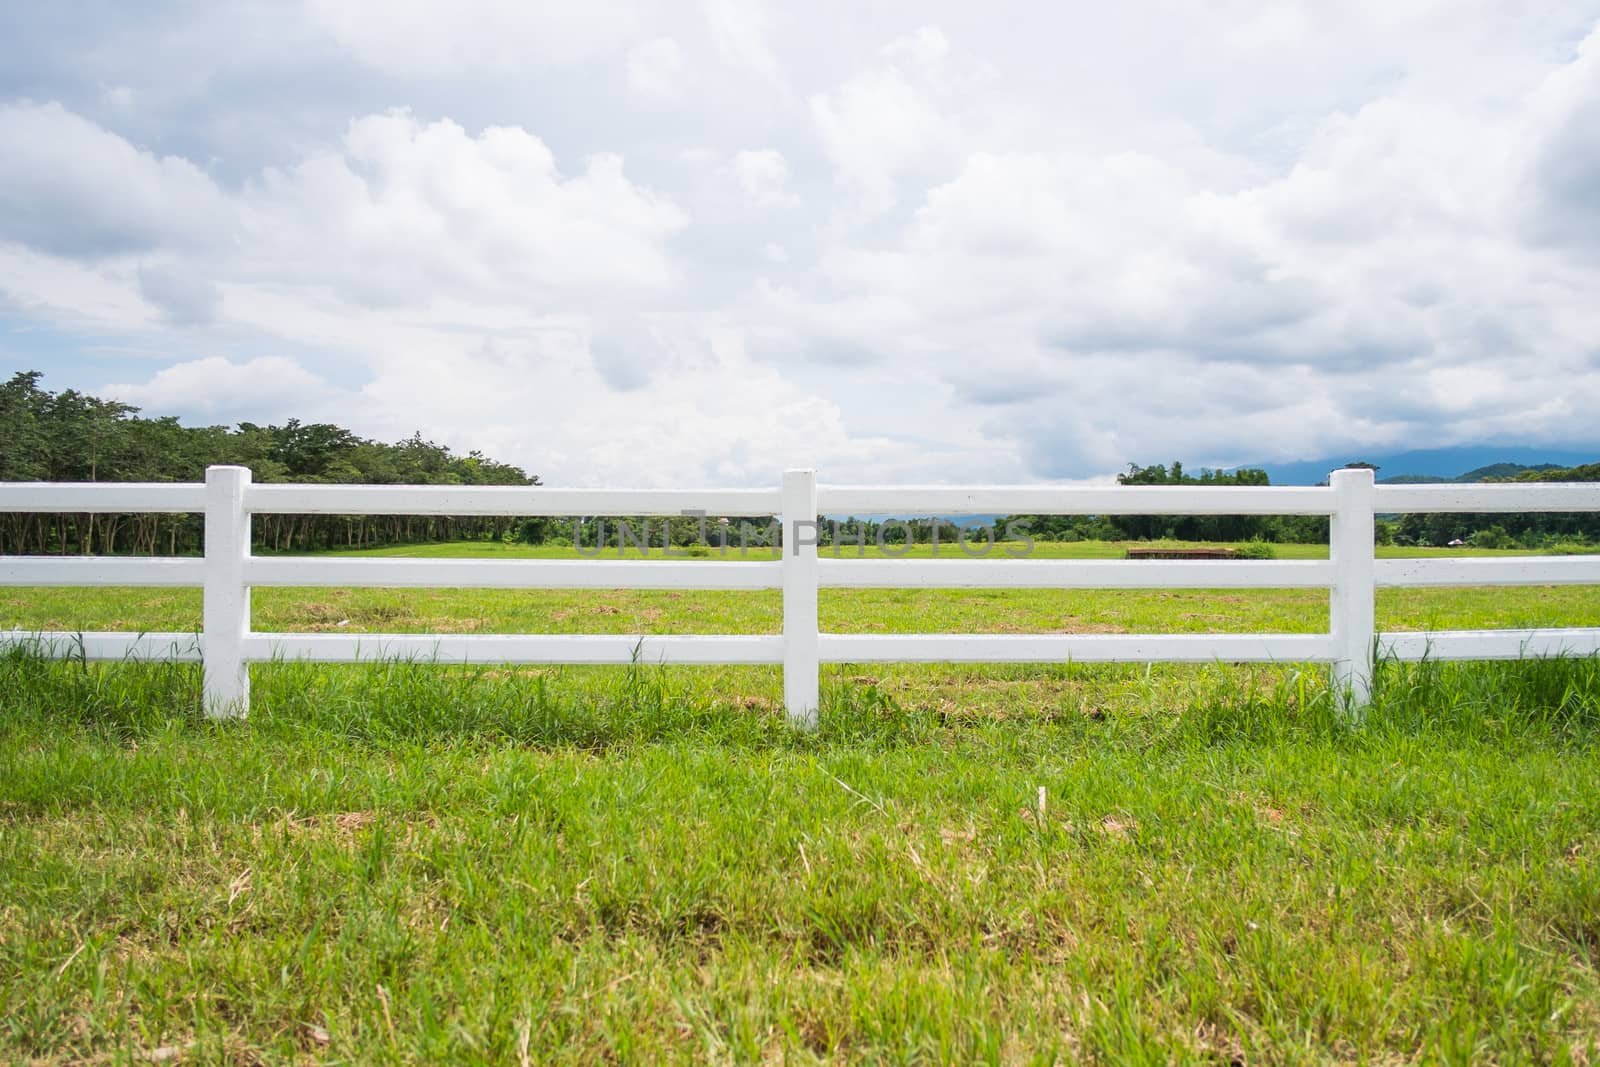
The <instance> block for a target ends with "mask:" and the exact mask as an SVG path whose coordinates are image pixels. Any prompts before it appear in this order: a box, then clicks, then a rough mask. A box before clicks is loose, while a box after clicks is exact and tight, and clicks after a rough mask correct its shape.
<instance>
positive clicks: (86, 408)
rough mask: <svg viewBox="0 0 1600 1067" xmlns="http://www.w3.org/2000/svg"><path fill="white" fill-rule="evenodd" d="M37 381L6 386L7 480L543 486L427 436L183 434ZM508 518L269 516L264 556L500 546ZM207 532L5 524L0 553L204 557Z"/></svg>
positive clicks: (135, 524)
mask: <svg viewBox="0 0 1600 1067" xmlns="http://www.w3.org/2000/svg"><path fill="white" fill-rule="evenodd" d="M41 378H42V375H41V374H40V373H39V372H38V371H25V372H22V373H18V374H15V375H13V376H12V377H11V379H10V380H9V381H7V382H5V383H4V384H3V385H0V481H68V482H93V481H113V482H114V481H141V482H195V481H200V480H202V479H204V477H205V470H206V467H207V466H210V465H212V464H218V463H234V464H242V465H244V466H247V467H250V468H251V471H252V477H253V478H254V480H256V481H258V482H323V483H326V482H360V483H376V484H401V483H404V484H428V485H537V484H539V479H538V478H537V477H530V476H529V475H528V474H527V473H526V472H524V471H523V470H522V469H521V468H519V467H514V466H511V465H509V464H504V463H499V462H496V461H494V460H491V459H488V458H486V457H484V456H483V455H482V454H480V453H478V452H470V453H468V454H467V455H466V456H458V455H456V454H455V453H453V452H451V451H450V449H449V448H447V447H445V446H444V445H439V444H435V443H433V442H432V441H427V440H424V439H423V437H422V436H421V435H420V434H413V435H412V436H411V437H410V438H407V439H406V440H404V441H401V442H399V443H398V444H393V445H388V444H381V443H379V442H376V441H369V440H366V439H364V438H361V437H357V436H356V435H355V434H353V433H351V432H350V431H349V430H346V429H343V428H342V427H339V426H334V425H331V424H328V423H309V424H308V423H302V422H301V421H300V420H298V419H290V420H289V421H288V422H286V423H285V424H284V425H282V426H258V425H256V424H254V423H249V422H242V423H240V424H239V425H238V427H237V428H235V429H231V430H230V429H229V428H228V427H225V426H199V427H187V426H181V425H179V424H178V421H177V420H176V419H172V418H154V419H152V418H143V417H141V416H139V415H138V409H137V408H133V407H129V406H128V405H126V404H120V403H117V402H115V401H106V400H98V399H96V398H94V397H91V396H86V395H84V394H82V393H79V392H77V391H75V390H71V389H69V390H67V391H65V392H62V393H51V392H49V391H47V390H44V389H41V388H40V387H39V382H40V379H41ZM510 521H511V520H509V519H497V518H452V517H427V518H420V517H408V516H382V517H367V516H343V515H340V516H308V515H262V516H257V518H256V520H255V539H256V546H257V548H258V549H262V550H304V549H308V548H332V547H335V546H357V545H361V546H366V545H379V544H396V543H415V542H420V541H445V540H456V539H458V538H463V537H493V538H496V539H498V538H499V537H501V536H503V535H504V534H505V533H506V532H507V530H508V529H509V524H510ZM201 537H202V528H201V523H200V519H199V517H198V516H190V515H28V514H7V515H0V553H16V554H27V553H49V552H59V553H85V554H88V553H100V554H111V553H118V552H124V553H144V554H149V555H155V554H157V553H162V554H166V555H179V554H183V553H193V552H198V551H199V550H200V546H201Z"/></svg>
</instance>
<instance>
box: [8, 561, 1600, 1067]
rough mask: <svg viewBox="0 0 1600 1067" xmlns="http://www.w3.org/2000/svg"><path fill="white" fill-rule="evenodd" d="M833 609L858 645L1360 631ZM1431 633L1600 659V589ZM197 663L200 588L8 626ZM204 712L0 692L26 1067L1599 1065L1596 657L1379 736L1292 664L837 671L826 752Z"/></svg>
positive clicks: (951, 610)
mask: <svg viewBox="0 0 1600 1067" xmlns="http://www.w3.org/2000/svg"><path fill="white" fill-rule="evenodd" d="M1069 547H1076V546H1069ZM847 592H848V593H849V594H850V595H843V594H845V593H847ZM839 593H840V594H841V595H838V596H834V597H827V596H825V598H824V600H823V613H824V619H825V623H824V625H825V626H827V627H828V628H838V629H858V630H859V629H869V628H872V624H873V623H875V622H876V623H880V624H882V625H883V626H885V627H893V628H895V629H901V628H907V629H920V628H928V629H941V628H944V629H956V628H962V627H966V626H969V625H974V624H976V626H977V627H978V628H987V629H1007V628H1013V627H1015V628H1028V627H1033V626H1038V627H1041V628H1063V629H1064V628H1072V627H1076V626H1087V625H1091V624H1093V625H1105V626H1118V627H1123V628H1129V629H1134V628H1149V629H1155V630H1174V629H1251V628H1260V627H1265V626H1272V627H1273V628H1284V629H1316V628H1319V627H1321V626H1323V625H1324V624H1325V621H1326V610H1327V609H1326V598H1325V597H1314V596H1313V597H1310V598H1305V597H1302V596H1301V595H1300V594H1298V593H1295V594H1290V593H1288V592H1278V593H1268V594H1264V595H1262V594H1256V593H1249V594H1232V593H1230V594H1222V593H1215V592H1212V593H1207V592H1206V591H1197V592H1195V593H1193V594H1189V593H1182V594H1178V593H1171V594H1162V593H1152V594H1126V593H1121V594H1109V593H1102V594H1081V595H1080V594H1076V593H1072V594H1068V593H1057V594H1053V595H1048V594H1039V596H1038V598H1037V599H1032V598H1033V597H1034V594H1032V593H1013V592H1006V593H1002V594H998V595H995V596H990V595H988V594H971V593H967V594H963V593H934V594H929V593H921V594H908V595H907V598H906V599H899V598H897V597H898V596H899V594H895V595H891V594H889V593H887V592H882V591H873V590H863V591H839ZM1427 594H1428V595H1427V596H1425V597H1422V598H1421V599H1419V600H1416V601H1412V600H1408V599H1406V598H1398V599H1396V598H1390V599H1386V600H1385V601H1384V602H1383V603H1382V604H1381V606H1380V607H1381V613H1382V614H1381V618H1380V621H1381V622H1382V623H1383V624H1384V625H1396V626H1398V625H1402V624H1414V625H1429V624H1432V623H1434V622H1442V623H1443V624H1448V625H1512V624H1520V623H1518V620H1531V621H1539V622H1562V623H1566V624H1573V625H1578V624H1588V625H1596V624H1600V597H1597V596H1596V595H1595V593H1594V591H1593V590H1564V589H1540V590H1525V591H1518V590H1491V591H1481V590H1442V591H1440V590H1434V591H1427ZM1480 594H1481V595H1480ZM1508 594H1516V595H1514V596H1513V595H1508ZM1569 594H1570V595H1569ZM1519 597H1520V598H1521V599H1519ZM1257 601H1259V602H1257ZM605 607H610V608H613V609H615V610H614V611H612V612H606V611H602V610H598V609H601V608H605ZM336 612H338V613H347V614H336ZM651 612H654V613H655V614H653V615H652V614H650V613H651ZM563 613H565V614H563ZM1189 616H1193V617H1189ZM255 618H256V625H257V626H259V627H262V628H266V627H269V626H270V627H276V626H282V627H284V628H314V627H332V626H335V625H336V624H337V623H339V622H341V621H344V620H345V619H349V620H350V623H349V627H348V628H351V629H401V630H404V629H426V628H430V627H436V626H438V627H441V628H447V629H454V630H461V629H468V628H476V629H500V630H516V629H542V630H552V629H553V630H568V631H575V630H594V631H601V630H621V629H632V628H633V627H634V626H635V625H643V626H645V627H647V628H650V629H656V630H659V631H671V630H676V631H680V632H682V631H691V630H718V629H726V630H728V631H730V632H759V631H764V630H765V631H774V630H776V627H777V600H776V598H775V597H772V598H768V597H765V596H750V595H744V594H734V595H729V596H727V597H725V598H723V597H717V596H709V595H705V594H685V595H684V596H682V597H681V598H676V599H675V598H672V597H671V596H670V594H621V593H609V592H602V593H587V594H556V593H537V594H535V593H506V594H501V593H496V592H492V591H479V592H469V593H456V592H453V591H452V592H450V593H449V594H448V595H444V594H439V595H437V596H436V595H435V594H434V593H432V592H430V591H386V590H367V591H343V593H342V594H341V593H340V592H339V591H328V590H317V591H309V590H262V591H258V593H257V594H256V611H255ZM197 621H198V599H197V598H195V597H191V596H190V595H189V591H164V590H115V591H102V590H94V591H91V590H20V591H19V590H5V591H4V592H3V593H0V626H5V627H9V626H10V625H12V624H20V625H23V626H27V627H32V626H54V625H62V626H63V627H64V628H70V627H71V626H72V625H74V624H75V625H82V626H88V625H90V624H91V623H93V624H94V625H95V626H97V627H98V626H100V625H104V626H106V627H108V628H112V627H117V626H121V625H124V624H126V625H144V626H148V627H150V628H158V627H159V628H167V627H172V628H178V629H182V628H187V627H192V626H193V625H194V624H195V623H197ZM446 624H447V625H446ZM198 688H199V671H198V669H197V668H195V667H193V666H185V665H173V664H157V665H136V664H112V665H93V664H90V665H83V664H77V663H62V662H54V663H51V662H42V661H39V660H37V659H35V658H31V657H29V656H28V655H26V654H23V653H20V652H12V653H8V654H5V655H0V1062H23V1063H26V1062H45V1063H58V1062H59V1063H66V1062H73V1063H76V1062H148V1056H149V1055H150V1054H151V1053H152V1052H153V1051H155V1050H164V1049H166V1050H178V1051H177V1052H175V1053H169V1054H171V1055H177V1056H180V1057H182V1058H183V1059H184V1061H185V1062H229V1063H256V1062H260V1063H296V1062H316V1061H327V1062H341V1063H351V1062H355V1063H393V1062H410V1063H437V1062H469V1063H471V1062H481V1063H513V1064H515V1063H519V1062H528V1063H544V1062H573V1063H589V1062H594V1061H596V1060H617V1061H623V1062H649V1061H656V1060H667V1061H677V1062H704V1061H722V1062H756V1061H779V1060H787V1061H790V1062H801V1063H803V1062H821V1061H830V1062H831V1061H853V1062H880V1061H891V1062H927V1063H945V1062H974V1061H976V1062H998V1063H1013V1062H1023V1063H1026V1062H1054V1061H1077V1060H1085V1061H1091V1062H1119V1063H1120V1062H1147V1063H1164V1062H1169V1061H1190V1062H1230V1061H1242V1062H1325V1061H1328V1060H1334V1061H1345V1062H1360V1063H1368V1062H1383V1061H1388V1062H1410V1061H1417V1062H1450V1063H1462V1064H1466V1063H1483V1062H1579V1063H1582V1062H1594V1061H1595V1058H1596V1056H1597V1052H1600V792H1597V791H1596V789H1595V782H1596V781H1597V780H1600V660H1594V659H1590V660H1567V661H1544V662H1529V663H1512V664H1475V665H1459V666H1458V665H1437V664H1428V665H1420V666H1406V667H1401V666H1398V665H1394V664H1386V665H1384V668H1383V670H1382V671H1381V672H1380V675H1379V678H1378V679H1377V689H1376V697H1375V701H1374V704H1373V706H1372V708H1371V709H1370V711H1369V712H1368V713H1367V715H1366V717H1365V720H1364V722H1362V723H1360V724H1359V725H1352V723H1351V722H1350V720H1349V718H1348V717H1347V716H1346V715H1344V714H1343V713H1342V712H1341V711H1340V709H1338V708H1337V707H1336V706H1335V705H1334V704H1333V702H1332V701H1331V700H1330V697H1329V694H1328V691H1327V688H1326V685H1325V682H1324V678H1323V674H1322V672H1320V671H1315V670H1301V669H1299V668H1297V667H1295V666H1294V665H1283V666H1275V667H1270V668H1268V667H1254V668H1251V667H1228V666H1225V665H1212V666H1200V667H1182V666H1154V667H1144V666H1134V665H1129V666H1096V667H1074V666H1066V665H1054V666H1037V667H1033V666H990V667H939V666H874V667H872V668H870V669H869V668H864V667H851V666H844V667H838V668H830V669H828V670H826V671H825V676H824V706H823V708H822V713H821V728H820V730H819V731H818V732H817V733H816V734H814V735H799V734H796V733H794V732H792V731H790V730H788V729H787V728H786V727H785V726H784V725H783V721H782V713H781V680H780V678H779V676H778V673H777V672H776V671H775V670H772V669H766V668H725V669H724V668H649V667H639V668H619V669H608V668H560V667H551V668H482V669H466V668H460V667H443V666H435V665H427V664H409V665H408V664H381V665H372V666H359V667H358V666H339V667H326V666H324V667H317V666H309V665H304V664H292V663H281V664H266V665H259V666H257V667H256V668H254V670H253V704H252V714H251V718H250V719H249V721H248V722H245V723H227V724H215V723H208V722H206V721H204V720H203V719H201V718H200V717H199V715H198V712H197V707H198ZM1041 789H1042V790H1043V798H1044V800H1043V805H1042V807H1041V803H1040V795H1041V794H1040V790H1041Z"/></svg>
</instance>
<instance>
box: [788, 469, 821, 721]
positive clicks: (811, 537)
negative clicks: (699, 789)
mask: <svg viewBox="0 0 1600 1067" xmlns="http://www.w3.org/2000/svg"><path fill="white" fill-rule="evenodd" d="M817 529H818V523H817V472H816V471H814V470H790V471H784V472H783V706H784V710H785V712H786V713H787V714H788V717H789V723H790V725H792V726H795V727H798V728H799V729H802V730H814V729H816V726H817V673H818V666H817V646H818V640H817V638H818V632H817Z"/></svg>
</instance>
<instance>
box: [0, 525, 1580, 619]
mask: <svg viewBox="0 0 1600 1067" xmlns="http://www.w3.org/2000/svg"><path fill="white" fill-rule="evenodd" d="M1279 547H1280V548H1281V549H1284V550H1296V551H1297V552H1301V553H1304V555H1303V557H1302V558H1314V554H1316V553H1320V554H1321V555H1323V556H1324V557H1325V556H1326V554H1327V550H1326V546H1318V545H1286V546H1279ZM1122 548H1123V546H1121V545H1119V544H1112V543H1109V542H1079V543H1075V544H1049V543H1041V545H1040V554H1041V556H1050V557H1054V558H1121V554H1122ZM1391 551H1392V552H1393V553H1395V554H1401V553H1405V554H1410V555H1416V554H1419V553H1425V554H1440V555H1442V554H1446V553H1445V552H1444V550H1438V549H1433V550H1428V549H1395V550H1385V553H1386V554H1387V553H1388V552H1391ZM928 553H929V546H927V545H919V546H916V554H917V555H920V556H921V557H923V558H926V557H927V556H928ZM338 554H339V555H345V554H347V553H338ZM348 554H352V555H376V556H418V557H432V558H440V557H466V556H493V557H506V558H513V557H527V558H546V559H562V558H572V557H573V556H574V551H573V549H571V548H570V547H568V548H562V547H558V546H540V547H531V546H527V545H505V544H489V543H483V542H469V543H460V544H446V545H427V546H411V547H407V548H403V549H380V550H376V551H373V552H369V553H348ZM1450 554H1459V553H1457V552H1456V550H1450ZM1475 554H1478V555H1488V554H1491V553H1486V552H1479V553H1475ZM1509 554H1512V555H1515V554H1517V553H1509ZM614 555H615V553H614V551H613V553H612V556H613V558H614ZM1287 555H1288V553H1287V551H1286V552H1285V556H1287ZM630 558H637V557H631V556H630ZM713 558H715V557H713ZM751 558H753V559H759V558H762V556H760V555H752V557H751ZM252 598H253V613H252V619H253V624H254V626H255V628H256V629H259V630H268V631H326V630H340V631H348V632H368V633H379V632H382V633H459V632H473V633H686V634H693V633H777V632H778V630H779V627H780V624H781V619H782V609H781V598H780V596H779V594H778V592H777V591H775V590H773V591H757V592H746V591H735V592H716V591H695V592H675V591H636V592H630V591H626V590H537V589H535V590H499V589H416V590H397V589H309V588H308V589H258V590H255V591H254V593H253V594H252ZM819 612H820V621H821V624H822V628H823V630H825V631H828V632H833V633H850V632H884V633H918V632H927V633H959V632H978V633H1052V632H1078V633H1082V632H1096V633H1185V632H1188V633H1194V632H1206V631H1212V632H1228V633H1251V632H1266V631H1271V632H1278V633H1313V632H1318V631H1324V630H1326V629H1327V625H1328V595H1327V593H1326V592H1325V591H1322V590H1287V589H1277V590H1203V589H1185V590H1133V591H1125V590H1048V589H1032V590H1029V589H996V590H925V589H920V590H919V589H825V590H823V591H822V593H821V596H820V600H819ZM199 624H200V592H199V590H197V589H69V588H26V587H11V588H0V629H11V628H13V627H17V628H21V629H24V630H73V631H76V630H134V631H139V630H166V631H174V630H175V631H192V630H195V629H197V628H198V627H199ZM1378 625H1379V626H1380V628H1383V629H1389V630H1417V629H1477V628H1492V627H1497V626H1498V627H1528V626H1589V625H1600V598H1597V597H1596V596H1595V593H1594V591H1593V590H1592V589H1588V588H1584V587H1579V586H1565V587H1560V586H1556V587H1526V588H1498V589H1382V590H1379V593H1378Z"/></svg>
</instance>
